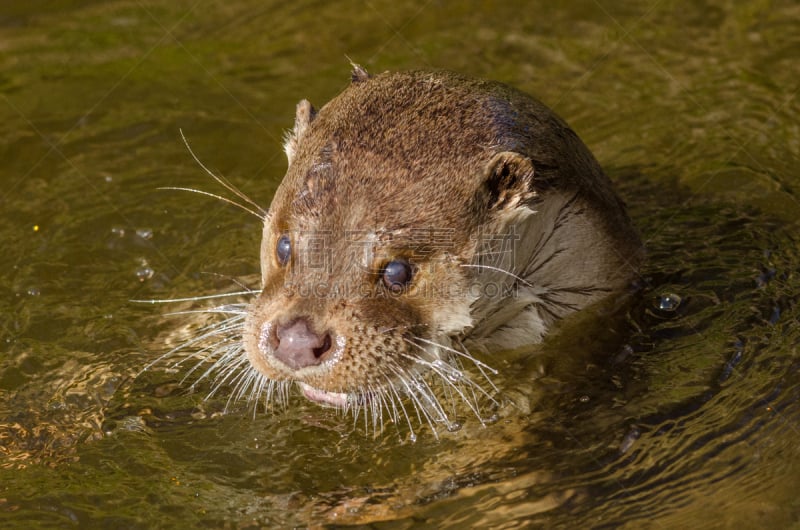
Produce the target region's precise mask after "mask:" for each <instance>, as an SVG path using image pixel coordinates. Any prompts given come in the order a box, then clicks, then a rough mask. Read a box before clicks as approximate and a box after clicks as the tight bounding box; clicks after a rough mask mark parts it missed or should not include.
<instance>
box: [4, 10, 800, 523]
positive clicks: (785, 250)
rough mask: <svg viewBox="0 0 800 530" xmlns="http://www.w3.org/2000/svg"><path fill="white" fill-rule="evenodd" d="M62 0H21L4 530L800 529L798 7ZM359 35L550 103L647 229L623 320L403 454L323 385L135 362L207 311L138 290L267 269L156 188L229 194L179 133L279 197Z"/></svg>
mask: <svg viewBox="0 0 800 530" xmlns="http://www.w3.org/2000/svg"><path fill="white" fill-rule="evenodd" d="M57 4H58V5H57V6H53V8H54V9H57V10H53V11H48V12H46V13H42V12H39V10H37V9H36V8H35V7H34V6H27V5H19V6H16V7H9V6H4V7H2V8H0V61H2V68H0V109H2V112H3V118H4V119H3V120H2V121H1V122H0V135H2V138H3V141H2V142H0V160H2V164H0V179H2V180H1V182H2V191H0V205H2V208H0V216H2V223H0V234H2V235H1V236H0V237H2V239H1V240H2V241H3V242H4V243H5V252H3V254H2V255H0V278H2V281H0V293H1V294H2V296H0V314H1V315H2V319H0V332H1V333H2V335H1V336H0V340H2V343H1V344H2V345H3V348H2V353H1V354H0V521H2V523H3V526H12V527H13V526H21V525H31V524H41V525H45V524H49V525H59V526H68V525H76V524H80V525H83V526H90V525H101V524H102V525H106V526H128V527H131V526H132V527H163V526H179V527H182V526H187V527H188V526H198V525H207V526H223V525H226V524H228V525H234V526H256V525H262V526H278V525H280V526H286V525H288V524H294V525H300V526H307V525H316V524H321V523H326V522H328V523H336V522H340V523H354V522H355V523H359V522H360V523H366V522H374V523H376V525H380V522H382V521H386V522H387V526H388V524H391V523H388V521H394V520H402V521H403V523H402V524H406V523H407V524H410V523H411V522H424V523H426V524H429V525H436V526H461V527H463V526H470V525H471V526H478V525H482V526H486V525H493V526H499V525H508V526H515V525H522V524H523V523H524V522H532V523H533V524H538V525H540V526H542V527H570V528H577V527H601V528H602V527H609V528H611V527H614V528H617V527H620V526H622V527H630V528H639V527H642V526H646V525H648V524H649V525H650V526H654V527H664V528H679V527H688V526H690V525H691V526H697V525H700V524H702V525H703V526H707V527H730V526H739V527H743V528H750V527H752V528H756V527H785V526H788V525H789V524H790V523H791V522H792V521H796V520H797V518H798V515H799V514H798V508H797V502H796V498H795V492H796V491H797V490H798V487H800V484H798V478H797V474H796V473H792V469H793V468H794V467H795V466H796V464H797V462H798V461H800V454H798V445H797V443H796V440H797V436H798V429H800V421H799V420H800V404H798V402H797V401H798V395H799V393H800V380H799V379H800V376H799V375H798V366H800V365H798V354H797V347H798V343H799V342H800V337H799V336H798V335H800V331H798V329H800V328H799V327H798V326H797V320H798V308H797V302H796V299H797V293H798V287H800V286H798V280H797V269H798V264H800V256H798V243H797V241H796V237H795V233H796V229H797V226H796V219H797V218H798V214H800V202H799V201H798V199H797V192H796V189H797V187H798V177H797V175H796V170H795V168H796V167H797V166H798V164H797V162H798V157H800V129H799V128H798V125H797V123H798V119H797V117H798V115H799V113H798V110H799V109H798V102H797V98H796V93H797V89H798V85H797V80H796V72H795V70H796V68H795V62H796V57H797V49H798V45H800V40H798V37H797V35H800V31H798V29H800V28H798V25H799V24H800V23H798V20H800V12H798V11H799V10H800V8H798V7H797V6H795V5H793V4H787V5H775V4H771V5H770V6H769V9H767V8H766V7H764V6H762V5H761V4H760V3H758V2H747V3H742V2H739V3H736V5H735V6H731V5H727V4H721V3H719V5H717V3H713V2H712V3H704V4H692V5H687V6H683V7H681V8H680V9H678V8H675V7H674V6H673V5H666V4H654V5H649V4H645V3H644V2H633V1H631V2H624V3H617V4H614V6H613V7H612V6H605V5H603V4H601V3H594V4H591V5H589V6H587V5H584V4H583V3H580V4H579V3H567V4H564V3H560V4H558V5H556V4H553V3H541V5H538V6H535V7H532V6H530V5H529V4H527V3H518V2H504V3H497V4H496V3H492V2H489V3H484V4H481V5H479V6H476V5H467V4H464V5H460V4H459V5H457V6H456V5H449V4H448V5H444V4H440V3H435V2H434V3H429V4H427V5H417V4H414V5H411V4H403V3H391V2H384V1H375V2H368V3H366V4H365V5H364V6H357V7H356V6H353V7H350V6H343V5H339V4H337V5H333V4H331V5H328V4H324V3H323V4H320V3H305V2H303V3H275V5H268V4H265V3H263V2H255V1H252V2H251V1H244V0H237V1H236V2H227V3H224V4H218V5H217V4H215V5H212V4H208V3H205V2H199V3H196V2H190V1H186V2H172V3H154V4H146V3H133V4H129V3H125V2H117V1H114V2H58V3H57ZM523 4H524V5H523ZM345 56H348V57H351V58H352V59H353V60H355V61H358V62H361V63H363V64H364V65H365V66H367V67H368V68H371V69H372V70H376V71H380V70H383V69H387V68H392V69H396V68H419V67H445V68H449V69H454V70H459V71H462V72H465V73H469V74H473V75H478V76H482V77H490V78H495V79H500V80H504V81H507V82H510V83H512V84H514V85H516V86H518V87H520V88H523V89H525V90H528V91H530V92H532V93H534V94H536V95H538V96H539V97H540V98H541V99H543V100H544V101H545V102H547V103H549V104H551V105H552V106H553V107H554V108H555V109H556V110H557V111H558V112H559V113H560V114H562V115H563V116H564V117H565V118H566V119H567V120H568V121H569V122H570V123H571V124H572V125H573V126H574V128H575V129H576V130H577V131H578V132H579V133H580V134H581V135H582V136H583V137H584V139H585V140H586V142H587V144H588V145H589V146H590V147H591V148H592V149H593V150H594V151H595V153H596V155H597V157H598V158H599V159H600V161H601V162H602V163H603V164H604V165H605V166H606V167H607V168H609V173H610V174H611V175H612V177H613V178H614V180H615V181H616V182H618V183H619V188H620V191H621V194H622V195H623V196H624V197H625V199H626V201H627V202H628V204H629V206H630V208H631V214H632V215H631V216H632V217H633V219H634V220H635V221H636V223H637V225H638V226H639V227H640V229H641V232H642V234H643V238H644V240H645V241H646V242H647V247H648V263H647V265H646V268H645V270H643V273H642V278H641V282H640V283H641V285H640V291H639V292H638V293H637V295H636V296H635V297H634V299H633V300H631V301H630V303H629V304H628V305H627V306H626V309H625V311H624V313H623V314H616V313H614V312H610V311H606V310H604V309H602V308H600V309H598V311H599V312H601V314H600V315H597V314H592V313H591V312H589V313H587V314H585V315H579V316H578V317H576V319H575V321H574V322H568V323H566V324H565V326H564V329H563V330H562V333H561V334H559V335H557V336H554V337H552V338H551V340H549V341H548V342H547V343H546V344H544V345H542V346H541V347H536V348H532V349H531V350H530V351H527V352H515V353H514V355H509V356H508V357H507V358H505V359H503V360H500V361H495V362H493V363H492V364H493V365H494V366H496V367H499V368H501V372H502V374H503V375H502V376H501V377H500V378H499V379H498V380H497V384H498V386H499V387H500V388H501V389H502V390H503V392H502V394H501V396H500V397H501V403H500V405H499V406H498V408H497V410H496V411H494V412H496V420H495V421H494V422H493V423H491V424H490V425H488V426H487V427H486V428H481V427H480V426H479V425H477V422H475V421H474V420H472V419H471V418H470V417H469V416H468V415H465V417H464V420H465V421H464V427H463V428H462V429H461V430H459V431H458V432H455V433H448V434H446V435H445V436H442V437H441V439H440V440H438V441H437V440H435V439H434V438H433V437H432V436H429V435H428V433H427V431H422V432H421V433H420V435H419V436H418V440H417V442H416V443H409V442H408V440H407V439H406V436H407V432H405V431H404V430H403V429H400V428H398V429H394V428H393V427H389V428H387V429H386V430H385V431H384V432H383V433H382V434H380V435H377V436H373V435H372V434H367V433H365V432H364V429H363V427H361V426H360V425H356V426H354V425H353V423H352V418H349V417H345V418H342V417H340V416H337V415H336V414H335V413H333V412H331V411H328V410H325V409H321V408H319V407H316V406H314V405H312V404H310V403H306V402H305V401H303V400H302V399H299V398H296V399H293V400H292V404H291V406H290V407H288V408H287V409H286V410H283V411H280V410H279V411H274V413H267V414H264V413H261V411H258V412H257V413H256V414H255V415H253V413H252V412H253V410H252V408H250V407H248V406H247V405H246V404H245V403H238V404H236V405H234V406H233V408H232V411H231V412H229V413H227V414H224V413H223V410H224V409H225V406H226V399H225V396H220V397H219V398H215V399H212V400H210V401H203V400H202V396H203V395H204V392H202V390H203V389H198V390H199V391H198V392H197V393H195V394H187V393H186V392H185V387H186V386H185V385H181V384H180V379H181V376H180V374H173V373H170V372H168V371H155V372H146V373H145V374H143V375H142V376H140V377H138V378H136V379H135V380H134V376H135V375H136V374H137V373H138V372H139V371H140V370H141V368H142V367H143V366H145V365H146V364H147V363H148V362H149V361H151V360H153V359H154V358H156V357H157V356H158V355H159V354H160V353H163V352H164V351H166V350H168V349H169V348H170V347H172V346H173V345H174V344H176V343H178V342H180V341H181V340H185V339H186V337H189V336H191V334H192V333H193V332H194V331H193V330H194V329H196V328H192V326H197V325H199V324H198V323H197V322H193V321H192V320H191V319H190V318H187V317H185V316H184V317H180V316H174V317H167V316H165V313H166V312H169V311H173V310H174V311H180V310H183V309H186V306H185V305H183V304H177V306H167V307H162V306H151V305H142V304H133V303H131V302H130V300H132V299H148V298H177V297H184V296H191V295H198V294H210V293H216V292H221V291H232V290H239V286H237V284H236V280H235V279H238V278H244V281H245V282H246V283H248V282H249V284H250V285H252V280H251V278H253V277H254V275H256V274H257V269H258V267H257V248H258V239H259V237H260V227H259V223H258V220H257V219H255V218H251V216H248V215H245V214H242V213H240V212H236V211H233V210H232V209H231V208H229V207H227V206H226V205H225V204H223V203H221V202H210V201H209V200H206V199H205V198H203V197H200V196H197V195H190V194H180V193H179V192H175V191H166V190H165V191H159V190H158V189H157V188H159V187H168V186H181V187H193V188H198V189H204V190H209V191H216V190H214V189H213V184H212V183H211V182H210V181H209V179H208V178H207V176H205V175H204V174H203V172H202V171H201V170H200V168H198V167H197V166H196V165H195V164H194V162H193V161H192V160H191V157H190V156H189V155H188V153H187V152H186V151H185V148H184V146H183V144H182V142H181V139H180V135H179V133H178V130H179V128H180V129H182V130H183V131H184V132H185V133H186V135H187V137H188V140H189V142H190V143H191V145H192V149H193V150H194V151H195V152H196V153H197V154H198V156H199V157H200V158H201V159H203V161H204V162H205V163H206V164H208V165H209V166H210V167H211V169H212V170H214V171H215V172H218V173H222V174H224V175H225V176H227V177H229V178H230V179H231V180H232V181H234V183H235V184H236V185H237V186H239V187H240V188H242V189H244V190H245V191H247V192H248V193H249V194H251V195H252V196H253V197H254V198H256V199H257V200H258V201H259V202H260V203H262V204H267V203H268V201H269V197H270V196H271V194H272V192H273V191H274V188H275V186H276V185H277V182H278V181H279V179H280V177H281V175H282V172H283V171H284V169H285V162H284V161H283V158H282V153H281V148H280V138H281V135H282V130H283V129H284V128H286V127H288V126H290V125H291V122H292V118H293V113H294V104H295V103H296V101H297V100H298V99H300V98H302V97H308V98H310V99H312V101H314V102H315V103H317V104H321V103H323V102H324V101H325V100H327V99H329V98H330V97H331V96H332V95H333V94H335V93H337V92H338V91H339V90H340V89H341V87H342V86H343V85H344V84H345V83H346V82H347V70H348V65H347V60H346V59H345ZM604 311H605V312H604ZM184 325H187V326H188V327H186V328H185V329H184V328H182V326H184ZM532 353H536V355H532ZM205 390H207V389H205Z"/></svg>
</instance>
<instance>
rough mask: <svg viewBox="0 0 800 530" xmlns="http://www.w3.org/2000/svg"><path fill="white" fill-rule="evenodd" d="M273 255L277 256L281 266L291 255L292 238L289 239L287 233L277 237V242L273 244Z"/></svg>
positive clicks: (287, 261)
mask: <svg viewBox="0 0 800 530" xmlns="http://www.w3.org/2000/svg"><path fill="white" fill-rule="evenodd" d="M275 255H276V256H277V257H278V263H280V264H281V266H284V265H286V264H287V263H289V258H291V257H292V240H291V239H289V236H288V235H287V234H283V235H282V236H281V237H279V238H278V244H277V245H275Z"/></svg>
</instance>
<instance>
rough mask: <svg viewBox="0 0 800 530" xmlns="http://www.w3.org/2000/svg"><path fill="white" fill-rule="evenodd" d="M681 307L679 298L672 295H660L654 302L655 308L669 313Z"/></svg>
mask: <svg viewBox="0 0 800 530" xmlns="http://www.w3.org/2000/svg"><path fill="white" fill-rule="evenodd" d="M680 305H681V297H680V296H678V295H677V294H674V293H667V294H662V295H661V296H660V297H659V298H658V300H657V301H656V307H657V308H658V309H660V310H661V311H666V312H668V313H671V312H673V311H675V310H676V309H678V306H680Z"/></svg>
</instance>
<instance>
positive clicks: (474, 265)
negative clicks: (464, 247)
mask: <svg viewBox="0 0 800 530" xmlns="http://www.w3.org/2000/svg"><path fill="white" fill-rule="evenodd" d="M459 266H460V267H467V268H475V269H488V270H491V271H495V272H500V273H503V274H507V275H509V276H511V277H512V278H514V279H515V280H516V281H518V282H519V283H522V284H524V285H525V286H526V287H533V284H532V283H530V282H529V281H528V280H526V279H525V278H523V277H522V276H519V275H517V274H514V273H513V272H511V271H507V270H505V269H501V268H500V267H494V266H492V265H481V264H479V263H461V264H459Z"/></svg>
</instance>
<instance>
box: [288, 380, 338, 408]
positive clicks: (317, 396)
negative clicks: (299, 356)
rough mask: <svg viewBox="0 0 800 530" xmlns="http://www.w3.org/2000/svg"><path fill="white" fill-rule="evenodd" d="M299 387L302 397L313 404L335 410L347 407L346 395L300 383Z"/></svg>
mask: <svg viewBox="0 0 800 530" xmlns="http://www.w3.org/2000/svg"><path fill="white" fill-rule="evenodd" d="M299 385H300V389H301V390H302V391H303V395H304V396H305V397H306V398H307V399H309V400H311V401H313V402H315V403H319V404H320V405H325V406H328V407H337V408H344V407H345V405H347V394H345V393H343V392H327V391H325V390H319V389H318V388H314V387H313V386H310V385H308V384H306V383H302V382H300V383H299Z"/></svg>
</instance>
